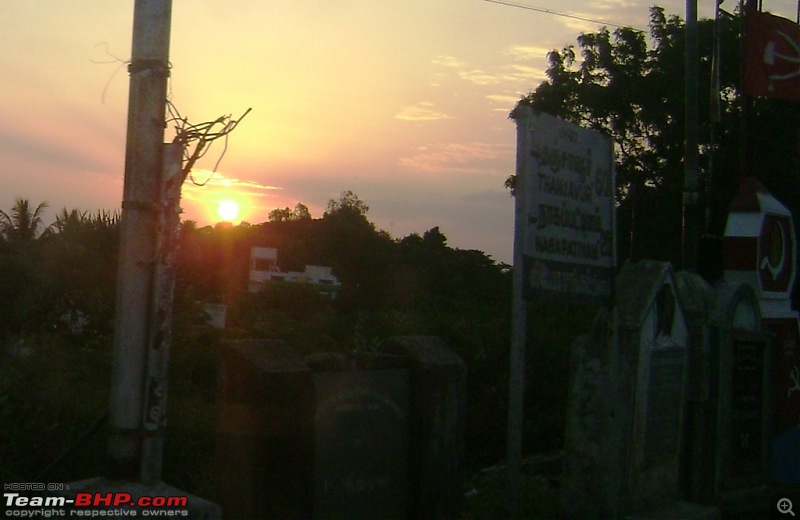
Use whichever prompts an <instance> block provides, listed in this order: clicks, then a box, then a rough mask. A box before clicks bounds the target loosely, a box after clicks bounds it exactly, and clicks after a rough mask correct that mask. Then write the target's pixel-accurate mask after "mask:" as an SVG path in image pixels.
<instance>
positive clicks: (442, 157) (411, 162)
mask: <svg viewBox="0 0 800 520" xmlns="http://www.w3.org/2000/svg"><path fill="white" fill-rule="evenodd" d="M511 153H513V146H512V145H506V144H492V143H480V142H471V143H437V144H433V145H429V146H420V147H419V148H417V152H416V153H415V154H414V155H412V156H410V157H403V158H401V159H400V160H399V163H400V165H401V166H403V167H406V168H410V169H412V170H415V171H421V172H429V173H491V174H495V173H499V172H498V171H497V169H496V167H495V166H493V165H491V164H490V162H491V161H494V160H495V159H497V158H498V157H501V156H504V155H508V154H511Z"/></svg>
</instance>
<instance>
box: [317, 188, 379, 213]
mask: <svg viewBox="0 0 800 520" xmlns="http://www.w3.org/2000/svg"><path fill="white" fill-rule="evenodd" d="M336 212H353V213H358V214H360V215H363V216H366V215H367V213H368V212H369V206H367V205H366V204H365V203H364V201H362V200H361V199H359V198H358V195H356V194H355V193H353V192H352V191H351V190H346V191H343V192H342V193H340V194H339V198H338V199H336V200H334V199H330V200H329V201H328V209H327V210H326V211H325V215H329V214H331V213H336Z"/></svg>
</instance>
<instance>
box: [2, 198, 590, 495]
mask: <svg viewBox="0 0 800 520" xmlns="http://www.w3.org/2000/svg"><path fill="white" fill-rule="evenodd" d="M23 202H24V203H21V202H20V201H18V203H17V206H16V207H15V209H14V210H13V211H12V212H10V214H9V219H8V220H9V224H8V225H7V226H6V227H5V228H3V229H2V230H0V291H1V292H2V298H0V305H2V306H3V308H2V311H3V312H2V313H0V344H2V346H3V347H4V349H5V350H7V352H11V351H14V352H16V354H20V353H24V351H25V349H28V348H30V349H32V350H33V352H34V354H33V357H30V358H18V357H9V356H2V355H0V405H4V406H0V408H2V410H0V423H2V424H3V425H4V426H6V427H3V428H0V441H2V442H0V460H3V461H6V462H4V463H3V464H0V476H3V475H4V478H6V480H9V479H11V480H19V481H25V480H26V479H27V480H29V479H32V478H34V477H35V476H36V475H37V473H38V472H40V471H41V470H42V469H44V468H45V467H46V466H47V465H48V464H49V463H50V461H52V460H53V458H54V457H57V456H58V455H59V454H60V453H61V452H62V451H63V450H64V449H65V448H66V447H68V446H70V445H72V444H73V443H74V442H75V441H76V440H77V439H78V438H79V437H80V435H81V433H82V432H83V431H84V430H85V429H87V428H89V426H90V425H91V424H93V423H94V422H95V421H97V419H98V417H100V416H101V415H102V413H103V412H104V409H105V406H106V403H107V394H108V385H109V381H108V377H109V374H110V363H111V349H112V347H111V344H112V335H113V317H114V306H115V284H116V263H117V254H118V253H117V248H118V238H119V237H118V233H119V226H118V223H119V219H118V216H117V215H116V214H109V213H104V212H98V213H95V214H90V213H86V212H81V211H77V210H71V211H68V210H63V211H61V212H60V213H59V214H58V215H57V219H56V221H55V222H54V223H53V224H51V225H50V226H47V227H45V225H44V223H42V222H41V220H40V219H39V221H37V223H36V226H35V229H32V230H30V231H29V232H26V233H21V232H18V231H17V230H18V228H19V227H20V225H27V224H26V223H28V222H33V221H34V220H36V219H33V218H32V217H34V216H35V215H34V212H35V208H33V207H32V206H31V205H30V204H29V203H28V202H27V201H23ZM368 210H369V208H368V206H367V205H366V204H365V203H364V202H363V201H361V200H360V199H359V198H358V197H357V196H356V195H355V194H353V193H352V192H344V193H343V194H342V195H341V197H340V198H339V199H337V200H332V201H330V203H329V205H328V207H327V210H326V211H325V213H324V215H323V216H322V217H320V218H312V217H311V215H310V214H309V212H308V209H307V208H306V207H305V206H303V205H302V204H299V205H298V206H297V207H296V208H295V210H289V209H288V208H287V209H285V210H276V211H273V212H272V213H270V214H269V220H268V221H267V222H264V223H261V224H248V223H242V224H240V225H237V226H232V225H229V224H228V225H217V226H214V227H211V226H208V227H202V228H198V227H197V226H196V225H195V224H194V223H193V222H190V221H189V222H183V223H182V225H181V229H180V235H179V236H180V240H179V242H180V249H179V255H178V260H177V262H178V265H177V284H176V292H175V293H176V294H175V305H174V310H175V317H174V324H173V329H174V338H173V350H172V361H171V369H170V370H171V372H170V388H171V390H170V398H169V403H170V405H169V406H170V411H169V412H168V414H169V417H170V425H171V427H170V429H169V436H170V437H169V439H168V442H170V443H171V445H172V446H174V449H172V450H169V451H168V457H167V458H168V460H166V461H165V466H166V468H167V472H168V473H167V476H166V478H167V479H168V480H170V481H171V482H172V483H175V484H178V485H181V486H183V487H185V488H187V489H190V490H196V491H198V492H201V493H205V494H209V493H210V492H211V490H212V488H213V485H212V484H213V465H212V464H211V463H210V461H211V460H212V459H213V452H214V437H213V431H214V421H215V406H214V404H215V399H216V385H217V382H216V378H217V370H218V362H217V356H218V346H219V343H220V341H221V340H224V339H226V338H232V339H236V338H244V337H247V338H270V339H277V340H281V341H284V342H286V343H287V344H289V345H291V346H293V347H294V348H296V349H297V350H298V351H300V352H301V353H312V352H319V351H340V352H353V351H369V350H374V349H377V348H379V346H380V344H381V343H382V342H383V341H384V340H386V339H388V338H390V337H392V336H395V335H436V336H439V337H441V338H443V339H444V340H445V342H446V343H447V344H448V345H449V346H450V347H451V348H453V349H454V350H455V352H456V353H457V354H459V355H460V356H461V357H462V358H463V359H464V360H465V362H466V364H467V367H468V373H469V377H468V403H469V405H468V424H467V456H468V463H469V464H470V466H471V467H476V468H477V467H483V466H486V465H489V464H494V463H496V462H498V461H499V460H502V458H503V456H504V450H505V422H506V413H507V412H506V410H507V404H506V403H507V400H508V393H507V374H508V347H509V341H510V339H509V338H510V330H511V323H510V302H511V297H510V295H511V275H510V270H509V267H508V266H506V265H504V264H500V263H497V262H495V261H494V260H493V259H492V258H490V257H489V256H487V255H486V254H484V253H482V252H480V251H475V250H461V249H456V248H452V247H450V246H448V244H447V237H446V236H445V234H444V233H443V232H442V231H441V230H440V229H439V228H438V227H434V228H432V229H430V230H428V231H425V232H424V233H422V234H411V235H408V236H406V237H403V238H393V237H391V236H390V235H389V234H388V233H386V232H384V231H381V230H379V229H377V228H376V226H375V225H374V223H372V222H371V221H370V220H369V219H368V217H367V213H368ZM17 215H19V216H20V218H17ZM18 236H19V237H22V236H25V239H24V240H16V239H15V237H18ZM252 247H272V248H276V249H277V250H278V265H279V267H280V268H281V270H283V271H303V270H304V268H305V266H306V265H325V266H330V267H331V268H332V270H333V273H334V275H335V276H337V277H338V278H339V280H340V281H341V284H342V285H341V287H340V288H339V289H338V291H336V295H335V297H334V298H331V297H330V295H329V294H326V293H320V292H318V291H316V290H315V289H313V288H311V287H309V286H307V285H302V284H274V285H267V286H266V287H265V288H264V289H263V290H262V291H261V292H258V293H250V292H248V291H247V285H248V284H247V282H248V274H249V268H250V249H251V248H252ZM204 303H223V304H226V305H227V306H228V320H227V321H228V327H227V328H226V330H225V331H223V332H220V331H214V330H212V329H211V328H210V327H209V325H208V322H207V317H206V316H205V315H204V313H203V304H204ZM583 314H585V316H584V315H583ZM583 314H582V313H581V312H576V309H575V308H567V307H563V306H551V307H539V308H534V309H533V310H532V317H531V324H532V325H531V326H532V327H533V328H534V329H535V330H536V334H535V335H536V339H537V342H536V343H535V345H534V348H533V350H532V356H531V359H532V362H531V364H530V371H531V379H532V381H533V382H532V384H531V385H530V386H529V388H528V391H529V396H530V399H529V401H528V403H529V408H530V409H529V414H528V425H527V426H528V432H529V434H530V435H529V438H528V439H527V446H526V451H527V452H529V453H530V452H535V451H542V450H547V449H556V448H558V447H560V445H561V442H562V435H563V416H564V409H565V403H566V381H567V372H568V345H569V342H570V341H571V339H572V338H573V337H574V336H576V335H577V334H579V333H580V332H581V331H583V330H585V328H582V327H580V326H579V325H578V326H575V327H572V326H571V327H570V331H569V334H564V330H563V327H562V325H561V323H563V320H565V319H567V316H569V318H570V319H571V320H572V321H571V323H573V324H577V323H579V322H580V321H581V320H584V319H588V318H589V317H590V313H589V312H588V311H587V312H585V313H583ZM39 374H41V375H42V376H44V377H41V376H40V375H39ZM55 374H58V376H57V377H56V375H55ZM33 379H36V380H40V381H41V384H38V385H35V386H36V388H35V389H26V385H23V384H22V383H21V382H22V381H29V380H33ZM56 381H57V382H58V384H56ZM70 385H72V386H74V388H75V389H76V390H78V389H80V392H81V398H80V404H78V403H77V402H76V403H75V405H74V406H73V405H70V406H67V407H66V410H67V411H65V412H57V408H58V407H59V406H63V405H64V403H63V402H62V398H65V399H66V398H68V397H69V396H72V397H71V399H74V397H75V396H74V393H71V392H70V391H68V390H66V389H65V388H68V387H70ZM51 391H55V392H58V398H54V399H50V398H48V397H47V396H48V395H49V394H50V392H51ZM32 410H39V411H40V412H41V413H39V412H36V413H32V412H31V411H32ZM29 412H31V413H29ZM14 417H24V419H22V420H19V419H18V420H16V421H15V419H14ZM11 424H13V425H14V426H13V427H9V426H10V425H11ZM58 435H63V437H59V436H58ZM56 438H58V439H61V440H60V441H58V442H53V440H54V439H56ZM103 442H104V441H103V435H102V434H97V435H94V436H93V437H92V438H91V439H90V440H89V441H87V444H86V445H84V446H82V447H81V448H79V449H78V451H76V452H75V454H72V455H71V456H70V457H68V458H67V460H66V461H63V462H60V463H59V465H58V466H59V467H58V468H57V469H56V470H54V471H55V472H54V473H53V475H54V478H55V477H56V476H58V477H59V478H65V479H70V478H77V477H88V476H92V474H97V473H98V472H102V467H100V465H101V460H100V459H102V457H99V459H98V457H96V456H87V453H91V452H92V450H94V453H97V451H98V450H102V449H103V447H102V444H103ZM186 446H191V447H193V449H195V451H194V452H193V453H192V457H183V456H182V455H181V454H183V455H186V454H185V453H184V451H182V450H185V449H188V448H185V447H186ZM25 450H33V451H32V453H33V455H32V456H31V457H21V456H20V454H21V453H23V452H24V451H25ZM186 460H191V462H190V463H187V462H186ZM76 473H77V475H76Z"/></svg>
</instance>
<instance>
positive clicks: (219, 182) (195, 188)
mask: <svg viewBox="0 0 800 520" xmlns="http://www.w3.org/2000/svg"><path fill="white" fill-rule="evenodd" d="M281 189H283V188H280V187H278V186H271V185H269V184H261V183H258V182H255V181H247V180H241V179H238V178H236V177H226V176H225V175H224V174H222V173H220V172H210V171H207V170H192V174H191V175H190V176H189V177H187V178H186V181H185V182H184V183H183V190H182V193H183V196H184V197H185V198H187V199H189V200H198V199H200V198H205V197H215V196H217V195H219V194H220V193H222V192H225V193H230V192H234V193H236V194H238V195H242V196H246V197H264V196H267V195H268V194H269V193H270V192H273V191H276V190H281Z"/></svg>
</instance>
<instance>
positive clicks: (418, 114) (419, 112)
mask: <svg viewBox="0 0 800 520" xmlns="http://www.w3.org/2000/svg"><path fill="white" fill-rule="evenodd" d="M394 117H395V118H397V119H400V120H401V121H437V120H439V119H450V116H448V115H447V114H445V113H444V112H439V111H438V110H436V109H435V108H434V104H433V103H430V102H428V101H421V102H419V103H417V104H416V105H409V106H407V107H404V108H403V109H402V110H400V112H399V113H398V114H397V115H396V116H394Z"/></svg>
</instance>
